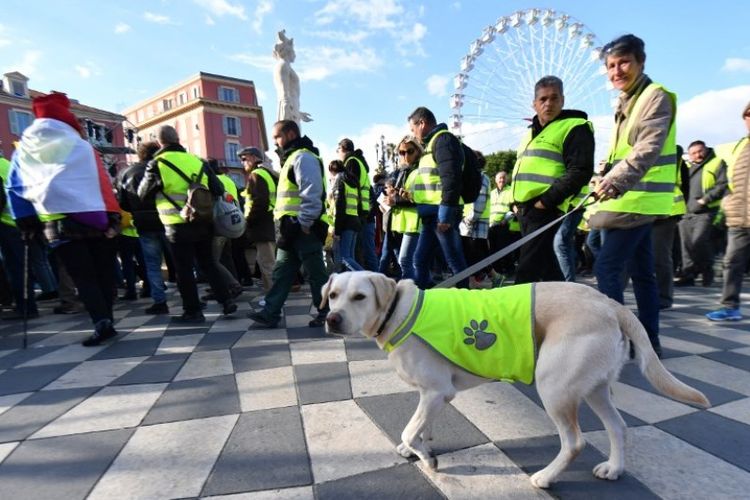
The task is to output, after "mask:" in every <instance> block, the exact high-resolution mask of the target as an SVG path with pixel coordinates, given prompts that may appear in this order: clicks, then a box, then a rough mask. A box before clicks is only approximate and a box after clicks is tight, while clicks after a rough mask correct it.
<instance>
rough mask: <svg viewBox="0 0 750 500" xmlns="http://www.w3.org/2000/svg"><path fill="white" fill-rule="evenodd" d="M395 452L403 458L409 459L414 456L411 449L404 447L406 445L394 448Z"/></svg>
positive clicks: (402, 444)
mask: <svg viewBox="0 0 750 500" xmlns="http://www.w3.org/2000/svg"><path fill="white" fill-rule="evenodd" d="M396 451H397V452H398V454H399V455H401V456H402V457H404V458H410V457H413V456H414V455H415V453H414V452H413V451H412V450H411V448H409V447H408V446H406V443H401V444H400V445H398V446H396Z"/></svg>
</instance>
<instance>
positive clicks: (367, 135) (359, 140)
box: [316, 117, 409, 177]
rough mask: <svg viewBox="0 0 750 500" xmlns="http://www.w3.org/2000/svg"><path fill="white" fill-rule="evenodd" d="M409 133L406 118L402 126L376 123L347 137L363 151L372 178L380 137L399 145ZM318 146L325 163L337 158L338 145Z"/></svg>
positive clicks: (322, 144) (375, 166)
mask: <svg viewBox="0 0 750 500" xmlns="http://www.w3.org/2000/svg"><path fill="white" fill-rule="evenodd" d="M408 133H409V125H408V124H407V122H406V117H404V121H403V123H401V124H392V123H375V124H372V125H369V126H367V127H366V128H364V129H362V130H360V131H359V132H358V133H356V134H354V135H347V136H346V137H348V138H349V139H351V140H352V142H354V147H355V148H358V149H361V150H362V152H363V153H364V156H365V159H366V160H367V163H368V165H369V166H370V177H372V174H373V172H374V170H375V169H376V168H377V165H378V160H379V158H378V156H376V153H375V145H376V144H378V145H379V144H380V136H381V135H382V136H383V138H384V141H385V143H386V145H387V144H388V143H391V144H398V142H399V141H400V140H401V139H402V138H403V137H404V135H406V134H408ZM343 138H344V136H341V137H339V138H338V139H337V141H336V142H337V143H338V141H339V140H341V139H343ZM316 146H318V147H319V148H320V153H321V158H323V161H324V162H325V163H327V162H329V161H331V160H333V159H335V158H336V144H333V145H328V144H324V143H319V144H317V143H316Z"/></svg>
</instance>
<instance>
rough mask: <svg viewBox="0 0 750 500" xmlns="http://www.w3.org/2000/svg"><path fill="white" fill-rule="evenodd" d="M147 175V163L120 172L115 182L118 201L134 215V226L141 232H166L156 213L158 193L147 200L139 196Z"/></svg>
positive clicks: (152, 194) (149, 196) (150, 195)
mask: <svg viewBox="0 0 750 500" xmlns="http://www.w3.org/2000/svg"><path fill="white" fill-rule="evenodd" d="M145 173H146V164H145V163H140V162H139V163H135V164H133V165H131V166H129V167H128V168H126V169H125V170H122V171H120V173H119V174H118V175H117V179H116V181H115V189H116V190H117V201H119V202H120V207H121V208H122V209H123V210H126V211H128V212H130V213H131V214H132V215H133V225H135V227H136V229H137V230H138V231H140V232H160V233H161V232H164V225H163V224H162V223H161V220H159V212H157V211H156V193H150V194H149V195H148V196H147V197H146V198H145V199H143V200H142V199H141V198H140V197H139V196H138V186H139V185H140V183H141V181H142V180H143V176H144V175H145Z"/></svg>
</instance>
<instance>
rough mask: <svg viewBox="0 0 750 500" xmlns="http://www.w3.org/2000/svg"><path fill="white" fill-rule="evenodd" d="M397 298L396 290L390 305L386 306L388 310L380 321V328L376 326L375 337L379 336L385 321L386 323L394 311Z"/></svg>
mask: <svg viewBox="0 0 750 500" xmlns="http://www.w3.org/2000/svg"><path fill="white" fill-rule="evenodd" d="M398 298H399V293H398V290H396V295H395V296H394V297H393V301H392V302H391V306H390V307H389V308H388V312H387V313H386V314H385V319H383V322H382V323H380V328H378V331H377V333H376V334H375V338H377V337H380V334H381V333H383V329H384V328H385V325H386V323H388V321H389V320H390V319H391V317H392V316H393V313H394V312H395V311H396V306H397V305H398Z"/></svg>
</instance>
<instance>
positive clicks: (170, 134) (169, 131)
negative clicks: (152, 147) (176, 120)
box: [159, 125, 180, 144]
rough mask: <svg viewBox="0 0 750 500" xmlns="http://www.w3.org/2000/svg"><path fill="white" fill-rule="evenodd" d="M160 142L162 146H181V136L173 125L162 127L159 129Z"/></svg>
mask: <svg viewBox="0 0 750 500" xmlns="http://www.w3.org/2000/svg"><path fill="white" fill-rule="evenodd" d="M159 142H161V143H162V144H179V143H180V136H179V135H178V134H177V130H176V129H175V128H174V127H173V126H172V125H162V126H161V128H159Z"/></svg>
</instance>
